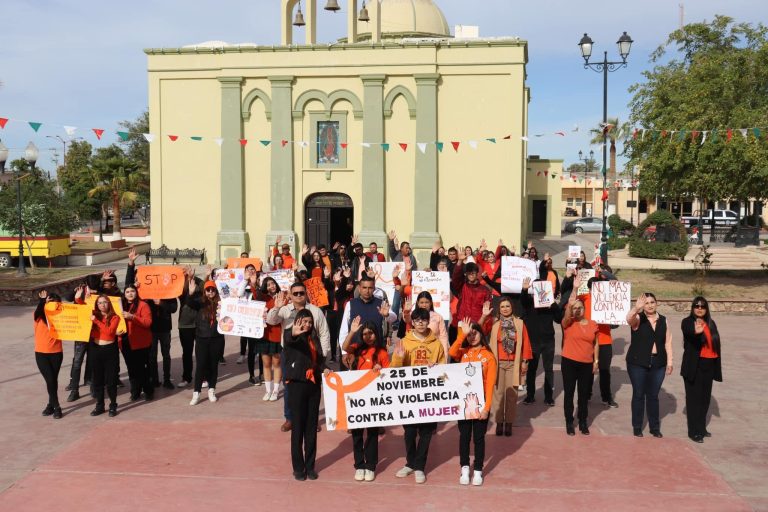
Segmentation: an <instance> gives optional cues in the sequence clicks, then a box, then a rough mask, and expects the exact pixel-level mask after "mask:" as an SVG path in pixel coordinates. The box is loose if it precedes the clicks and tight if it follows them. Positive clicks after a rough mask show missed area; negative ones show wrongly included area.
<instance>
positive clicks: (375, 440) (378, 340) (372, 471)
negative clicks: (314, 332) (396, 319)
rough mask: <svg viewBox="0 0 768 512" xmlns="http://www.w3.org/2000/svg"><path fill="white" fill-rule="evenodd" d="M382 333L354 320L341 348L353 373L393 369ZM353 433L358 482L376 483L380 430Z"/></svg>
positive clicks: (364, 429) (355, 430)
mask: <svg viewBox="0 0 768 512" xmlns="http://www.w3.org/2000/svg"><path fill="white" fill-rule="evenodd" d="M379 331H380V328H379V327H378V326H377V325H376V324H375V323H373V322H371V321H367V322H363V321H362V320H361V318H360V317H359V316H356V317H355V318H354V319H353V320H352V325H350V327H349V334H347V338H346V339H345V340H344V344H343V345H342V347H341V349H342V350H344V351H345V352H346V353H347V354H350V355H351V356H352V365H351V367H350V370H381V369H382V368H389V355H388V354H387V342H386V340H385V339H384V338H382V337H381V336H379V334H378V333H379ZM350 433H351V434H352V449H353V450H354V454H355V480H357V481H358V482H362V481H363V480H364V481H366V482H372V481H373V480H374V479H375V478H376V464H378V462H379V427H368V428H355V429H352V430H351V431H350ZM363 435H365V441H363Z"/></svg>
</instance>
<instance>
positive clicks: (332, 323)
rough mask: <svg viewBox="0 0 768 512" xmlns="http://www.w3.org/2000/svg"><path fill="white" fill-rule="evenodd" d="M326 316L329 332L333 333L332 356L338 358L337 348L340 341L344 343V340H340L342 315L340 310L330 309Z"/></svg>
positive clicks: (334, 358)
mask: <svg viewBox="0 0 768 512" xmlns="http://www.w3.org/2000/svg"><path fill="white" fill-rule="evenodd" d="M325 318H326V321H327V323H328V332H329V333H330V335H331V358H332V359H333V360H334V361H335V360H336V349H337V348H338V345H339V341H341V343H344V340H339V331H340V330H341V318H342V317H341V315H340V314H339V312H338V311H333V310H332V309H329V310H328V311H326V312H325Z"/></svg>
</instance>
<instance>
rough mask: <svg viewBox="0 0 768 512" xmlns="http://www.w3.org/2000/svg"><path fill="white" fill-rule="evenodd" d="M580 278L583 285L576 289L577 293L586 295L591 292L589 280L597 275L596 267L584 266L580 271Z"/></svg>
mask: <svg viewBox="0 0 768 512" xmlns="http://www.w3.org/2000/svg"><path fill="white" fill-rule="evenodd" d="M577 275H578V276H579V279H581V285H579V289H578V290H576V294H577V295H585V294H587V293H589V280H590V279H592V278H593V277H595V269H593V268H582V269H581V270H579V271H578V274H577Z"/></svg>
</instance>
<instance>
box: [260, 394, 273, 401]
mask: <svg viewBox="0 0 768 512" xmlns="http://www.w3.org/2000/svg"><path fill="white" fill-rule="evenodd" d="M271 397H272V393H264V398H262V400H264V401H265V402H269V399H270V398H271Z"/></svg>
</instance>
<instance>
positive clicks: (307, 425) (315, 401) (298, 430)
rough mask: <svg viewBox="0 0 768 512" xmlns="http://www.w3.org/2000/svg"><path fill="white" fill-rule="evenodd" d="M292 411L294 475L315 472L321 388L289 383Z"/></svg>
mask: <svg viewBox="0 0 768 512" xmlns="http://www.w3.org/2000/svg"><path fill="white" fill-rule="evenodd" d="M286 390H287V391H289V393H288V394H287V396H288V407H289V408H290V410H291V418H292V421H291V464H292V465H293V472H294V473H306V472H307V471H314V469H315V457H316V455H317V421H318V415H319V413H320V386H319V385H317V384H314V383H312V382H309V381H296V382H288V384H287V385H286Z"/></svg>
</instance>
